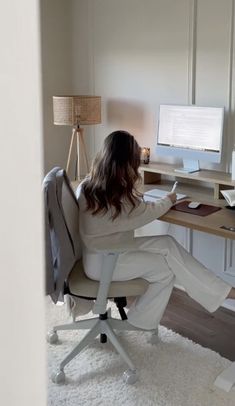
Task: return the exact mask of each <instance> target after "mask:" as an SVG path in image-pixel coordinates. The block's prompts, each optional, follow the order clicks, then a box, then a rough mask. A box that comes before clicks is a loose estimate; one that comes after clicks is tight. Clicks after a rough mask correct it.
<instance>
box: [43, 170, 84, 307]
mask: <svg viewBox="0 0 235 406" xmlns="http://www.w3.org/2000/svg"><path fill="white" fill-rule="evenodd" d="M63 182H66V186H67V187H68V189H69V190H70V192H71V194H72V196H74V204H75V205H76V206H77V209H78V210H79V207H78V202H77V200H76V197H75V195H74V193H73V191H72V189H71V186H70V183H69V180H68V178H67V175H66V173H65V171H64V170H63V169H61V168H59V167H56V168H54V169H52V170H51V171H50V172H49V173H48V174H47V176H46V177H45V179H44V181H43V192H44V205H45V206H44V207H45V241H46V249H45V250H46V264H45V265H46V276H45V279H46V281H45V282H46V294H47V295H50V296H51V298H52V300H53V301H54V302H55V303H56V302H57V301H58V298H59V295H60V293H63V289H64V282H65V281H66V279H67V277H68V275H69V273H70V271H71V270H72V268H73V266H74V264H75V262H76V261H77V260H78V259H79V258H81V244H80V241H79V238H78V239H77V241H73V239H72V236H71V234H70V232H69V230H68V228H67V226H66V222H65V218H64V213H63V208H62V204H61V195H62V186H63ZM61 252H63V255H61Z"/></svg>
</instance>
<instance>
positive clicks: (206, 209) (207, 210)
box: [171, 200, 221, 217]
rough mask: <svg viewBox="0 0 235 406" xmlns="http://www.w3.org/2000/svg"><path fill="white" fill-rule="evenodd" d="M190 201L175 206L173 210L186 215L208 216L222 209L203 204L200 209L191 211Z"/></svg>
mask: <svg viewBox="0 0 235 406" xmlns="http://www.w3.org/2000/svg"><path fill="white" fill-rule="evenodd" d="M189 203H191V202H190V200H185V201H183V202H180V203H177V204H175V205H174V206H173V207H172V208H171V210H176V211H183V212H185V213H190V214H195V215H196V216H202V217H204V216H208V215H209V214H212V213H215V212H216V211H218V210H221V207H218V206H211V205H209V204H202V203H201V206H200V207H199V208H198V209H190V208H189V207H188V206H189Z"/></svg>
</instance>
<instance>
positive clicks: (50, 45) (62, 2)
mask: <svg viewBox="0 0 235 406" xmlns="http://www.w3.org/2000/svg"><path fill="white" fill-rule="evenodd" d="M71 5H72V3H71V2H70V1H66V0H42V1H41V25H42V35H41V42H42V79H43V129H44V167H45V172H47V171H49V170H50V169H51V168H52V167H54V166H57V165H59V166H62V167H65V165H66V158H67V153H68V149H69V142H70V137H71V132H72V129H71V128H70V127H64V126H55V125H54V124H53V108H52V96H53V95H64V94H71V93H72V94H73V85H72V72H73V65H72V62H73V61H72V43H73V38H72V10H71Z"/></svg>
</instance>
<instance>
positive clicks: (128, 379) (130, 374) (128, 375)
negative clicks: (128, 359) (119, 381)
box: [123, 369, 138, 385]
mask: <svg viewBox="0 0 235 406" xmlns="http://www.w3.org/2000/svg"><path fill="white" fill-rule="evenodd" d="M123 381H124V382H125V383H128V385H133V384H134V383H135V382H136V381H138V375H137V372H136V370H135V369H127V370H126V371H125V372H123Z"/></svg>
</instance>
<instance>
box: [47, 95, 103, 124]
mask: <svg viewBox="0 0 235 406" xmlns="http://www.w3.org/2000/svg"><path fill="white" fill-rule="evenodd" d="M53 112H54V124H55V125H69V126H76V125H79V126H80V125H90V124H100V123H101V97H100V96H53Z"/></svg>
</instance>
